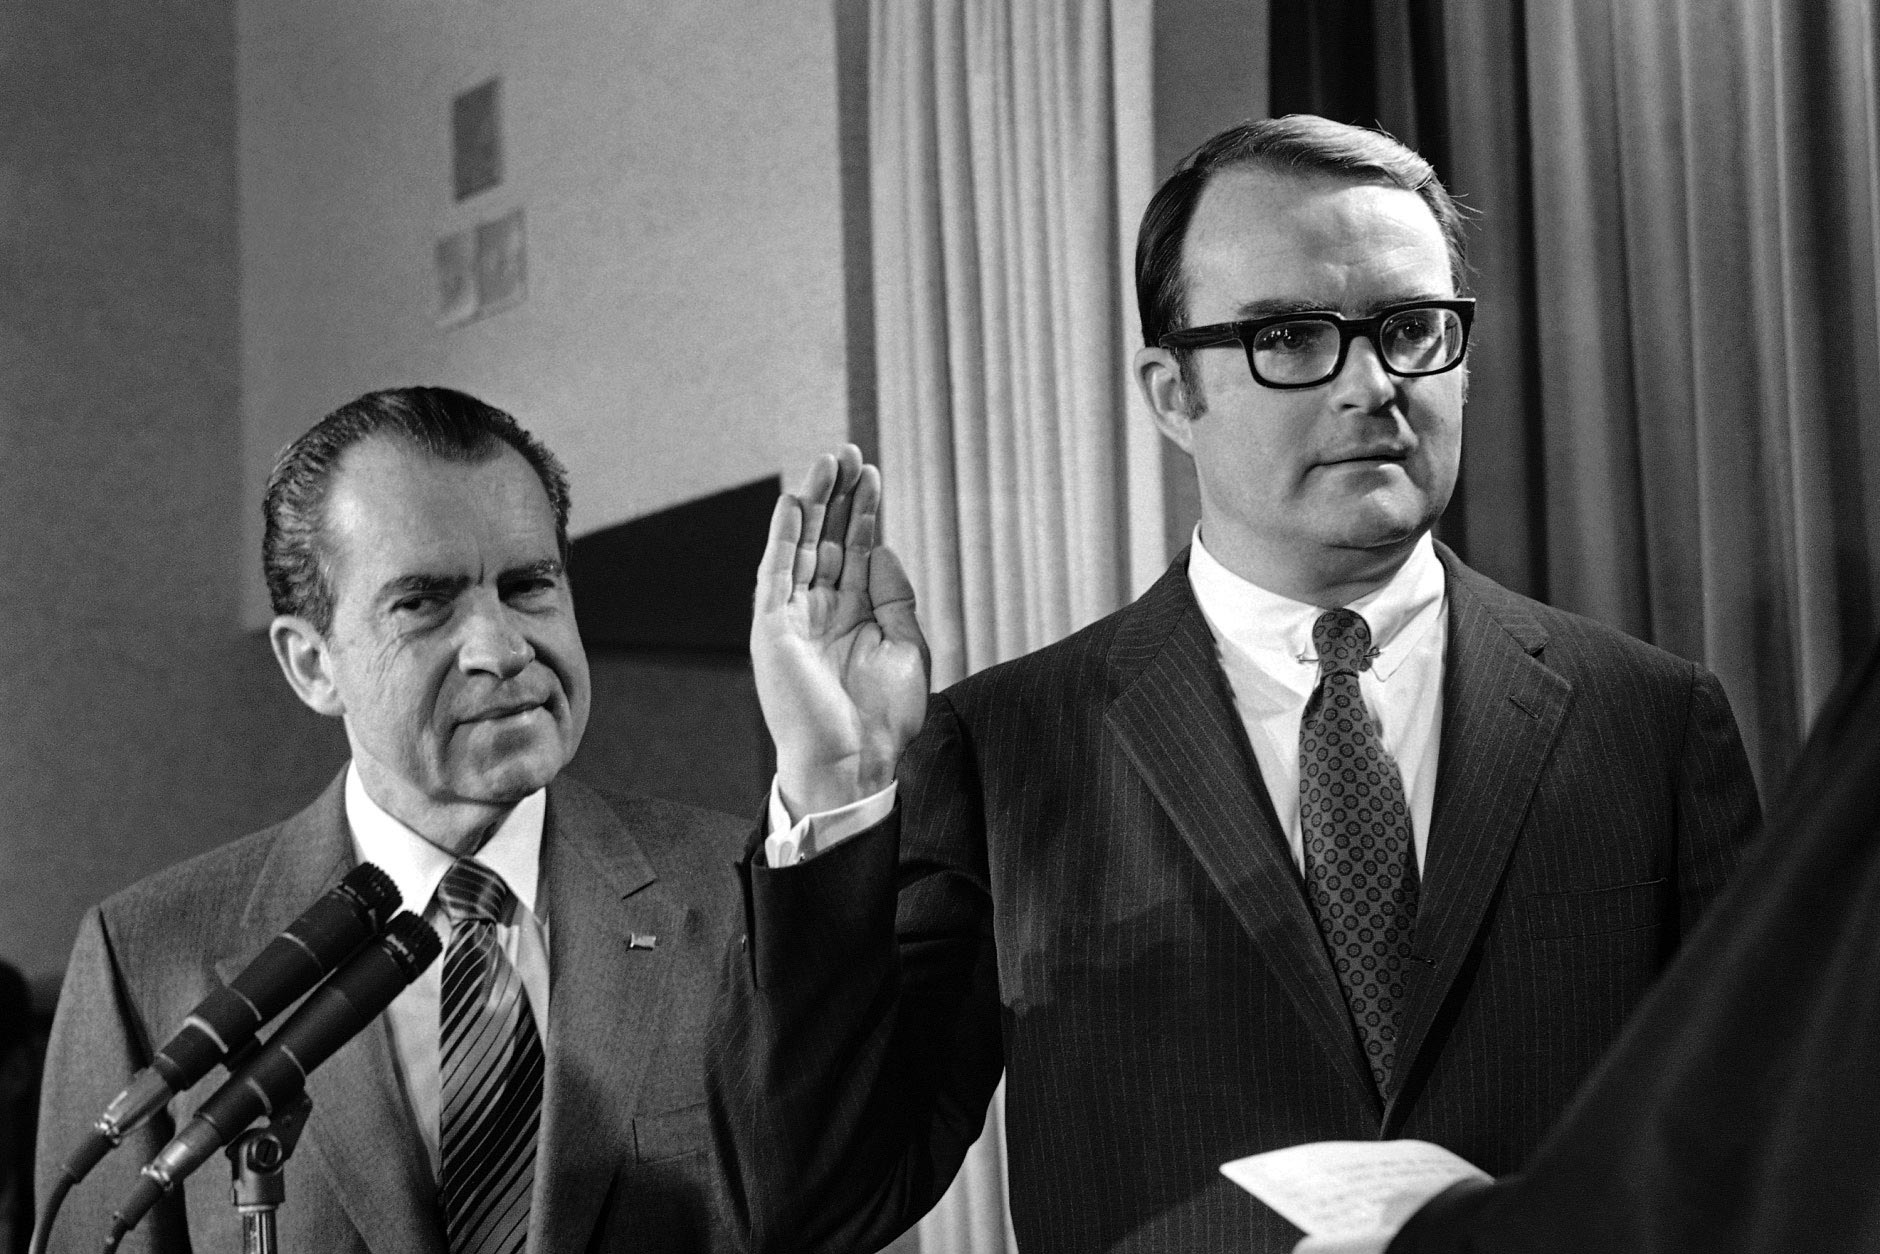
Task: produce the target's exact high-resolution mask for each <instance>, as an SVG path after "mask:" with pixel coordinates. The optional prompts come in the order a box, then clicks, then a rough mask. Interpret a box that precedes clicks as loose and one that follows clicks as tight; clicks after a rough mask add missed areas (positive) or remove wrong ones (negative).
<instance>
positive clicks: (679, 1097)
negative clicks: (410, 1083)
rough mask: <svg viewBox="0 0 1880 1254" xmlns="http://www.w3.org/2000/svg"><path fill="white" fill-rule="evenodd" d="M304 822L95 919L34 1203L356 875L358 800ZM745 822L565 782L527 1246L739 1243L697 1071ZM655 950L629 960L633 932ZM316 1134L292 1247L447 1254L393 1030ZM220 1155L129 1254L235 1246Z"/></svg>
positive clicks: (350, 1070)
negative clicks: (113, 1112)
mask: <svg viewBox="0 0 1880 1254" xmlns="http://www.w3.org/2000/svg"><path fill="white" fill-rule="evenodd" d="M344 778H345V776H344V773H342V774H341V775H340V777H339V778H338V779H335V781H334V782H333V784H332V786H331V787H329V788H328V789H327V790H326V791H325V793H324V794H322V795H321V797H320V798H319V800H317V801H316V802H314V804H313V805H312V806H310V807H308V808H307V809H306V810H303V811H301V812H300V813H299V814H297V815H295V816H294V817H292V818H290V819H288V820H286V821H285V822H283V823H279V824H277V825H275V826H274V827H271V828H268V829H266V830H264V831H261V832H257V833H255V834H254V835H252V836H248V837H245V838H244V839H242V840H238V841H236V842H234V843H232V844H229V845H225V846H223V847H222V848H220V849H216V850H213V851H211V852H209V853H207V854H204V855H203V856H201V857H199V858H195V859H192V860H191V861H189V862H185V863H182V864H181V865H179V866H175V867H171V868H170V869H169V870H167V871H163V872H160V873H159V874H157V875H154V876H152V877H151V878H149V879H147V880H144V881H142V882H140V883H138V884H136V885H133V886H132V887H130V888H128V889H126V890H125V891H123V892H121V893H119V894H117V895H116V896H114V897H112V898H110V899H109V900H107V901H106V902H104V903H103V904H102V905H101V906H99V907H97V908H96V909H94V910H92V911H91V913H90V914H88V915H87V916H86V918H85V921H84V923H83V924H82V925H81V927H80V930H79V938H78V943H77V945H76V947H75V948H74V950H73V953H72V959H71V963H70V965H69V967H68V969H67V972H66V978H65V986H64V989H63V990H62V991H61V994H60V998H59V1010H58V1015H57V1017H56V1019H55V1021H54V1023H53V1031H52V1041H51V1046H50V1048H49V1050H48V1055H47V1060H46V1078H45V1083H44V1087H43V1090H42V1093H43V1098H42V1104H41V1111H40V1138H39V1140H40V1148H39V1171H38V1176H39V1190H40V1191H39V1195H40V1197H42V1198H44V1197H45V1196H46V1193H47V1190H48V1189H49V1187H50V1184H51V1181H52V1179H53V1178H54V1173H55V1172H56V1170H57V1165H58V1163H59V1161H60V1159H61V1157H62V1156H63V1155H64V1154H65V1152H66V1151H67V1150H68V1149H70V1147H71V1145H72V1143H74V1142H75V1140H76V1138H77V1136H78V1134H79V1133H80V1132H81V1131H83V1129H85V1128H86V1127H88V1126H89V1125H90V1123H91V1121H92V1120H93V1119H95V1118H96V1117H97V1115H98V1112H99V1111H100V1110H102V1109H103V1108H104V1104H105V1103H106V1102H107V1101H109V1100H110V1098H111V1095H112V1094H113V1093H115V1092H116V1091H117V1090H118V1089H119V1088H120V1087H122V1085H123V1084H124V1082H125V1080H126V1079H128V1078H129V1076H130V1075H131V1073H132V1072H133V1071H134V1070H136V1069H137V1068H138V1067H140V1066H142V1065H143V1064H144V1063H146V1062H148V1061H149V1058H150V1055H151V1052H152V1051H153V1050H154V1049H156V1048H157V1047H158V1045H160V1044H161V1042H162V1040H165V1039H167V1038H168V1035H169V1034H170V1033H171V1032H173V1031H174V1030H175V1029H176V1028H177V1027H178V1026H179V1025H180V1023H181V1021H182V1018H183V1016H184V1015H185V1014H187V1013H188V1012H189V1011H190V1009H191V1008H192V1007H193V1006H194V1005H195V1004H196V1003H197V1002H198V1001H199V1000H200V999H201V998H202V997H203V996H204V995H205V994H207V993H208V992H209V990H210V989H211V988H212V987H214V986H215V984H216V982H217V981H218V980H227V979H232V978H233V977H234V975H235V973H236V972H237V971H239V970H240V969H241V967H242V966H243V965H244V964H245V963H246V962H247V960H248V959H249V958H250V957H252V956H253V955H254V953H255V952H256V951H257V950H258V949H260V947H261V946H262V945H264V944H265V943H267V941H268V940H269V939H271V938H272V937H273V936H274V935H275V933H277V932H278V931H280V929H282V928H283V927H285V926H287V925H288V924H289V923H291V922H292V921H293V919H294V918H295V916H296V915H298V914H299V913H300V911H302V910H303V909H305V908H306V906H307V905H308V904H310V903H311V902H312V901H313V899H314V898H315V897H317V896H318V895H319V894H320V893H321V892H322V891H323V890H324V889H326V888H327V887H329V886H330V885H331V884H332V883H333V882H334V881H335V880H336V879H337V878H338V877H339V876H341V875H343V874H344V873H345V872H346V871H347V870H349V869H350V868H351V867H352V865H353V852H352V841H351V839H350V838H349V837H348V835H347V832H346V823H345V817H344V802H343V797H342V793H343V790H342V787H341V785H342V782H343V780H344ZM744 836H745V827H744V824H742V823H740V822H737V821H736V820H733V819H729V818H726V817H724V816H722V815H716V814H711V813H709V812H707V811H704V810H696V809H693V808H691V807H689V806H681V805H675V804H671V803H668V802H663V801H654V800H650V799H646V798H626V797H617V796H612V795H604V794H601V793H597V792H595V791H594V790H592V789H589V788H587V787H584V786H583V785H581V784H579V783H577V782H575V781H573V780H569V779H565V778H564V779H559V780H556V781H555V782H554V783H553V784H551V785H550V786H549V790H548V817H547V822H546V825H545V827H544V829H543V836H542V879H543V883H544V885H545V886H546V897H547V902H548V908H549V910H550V912H551V915H552V920H551V925H550V926H551V932H550V954H549V964H550V994H549V1020H548V1034H547V1040H546V1042H545V1045H546V1054H547V1076H546V1083H545V1091H544V1094H543V1111H542V1132H541V1141H540V1145H539V1148H538V1158H537V1163H536V1179H535V1204H534V1210H533V1212H532V1215H531V1223H530V1233H529V1249H530V1250H531V1251H540V1252H541V1254H549V1252H550V1251H553V1252H554V1254H563V1252H564V1251H573V1250H595V1251H602V1250H604V1251H645V1252H648V1254H651V1252H654V1251H657V1252H659V1254H679V1252H685V1254H692V1252H698V1254H703V1252H706V1251H719V1250H728V1249H732V1248H735V1247H736V1245H737V1240H736V1238H735V1236H734V1233H733V1230H732V1229H731V1227H730V1226H729V1225H728V1224H726V1223H725V1222H724V1217H725V1215H726V1208H725V1205H724V1200H723V1197H724V1190H723V1184H722V1179H721V1177H720V1175H719V1173H718V1169H717V1161H716V1156H715V1155H714V1154H713V1153H712V1152H711V1144H710V1137H709V1135H708V1132H707V1121H706V1114H705V1108H704V1091H703V1079H702V1075H701V1068H700V1065H699V1057H700V1052H701V1036H702V1032H703V1028H704V1025H705V1021H706V1017H707V1013H708V1010H709V1007H710V1005H711V1001H712V991H713V988H714V986H715V984H716V980H717V975H718V969H719V965H720V956H721V955H722V953H723V952H724V948H725V946H726V944H727V943H729V940H730V937H731V936H732V935H733V934H734V931H733V927H732V925H733V923H734V922H735V919H736V911H735V908H734V907H735V902H736V900H737V884H736V881H735V879H734V878H733V877H732V876H731V874H730V873H729V870H728V864H729V861H730V859H731V858H733V857H734V856H735V854H736V852H737V849H738V847H739V845H740V844H741V842H742V841H743V839H744ZM635 932H638V933H643V934H651V935H653V936H655V937H657V938H658V939H657V942H656V945H655V947H654V948H652V949H646V948H638V947H634V946H633V945H631V944H630V941H631V938H632V935H633V933H635ZM224 1078H225V1077H224V1074H223V1072H222V1071H221V1070H220V1069H219V1068H218V1069H217V1070H216V1071H214V1072H211V1073H210V1075H209V1077H208V1078H206V1079H205V1080H204V1081H203V1082H202V1083H200V1084H198V1085H196V1086H195V1088H194V1089H193V1090H192V1091H191V1092H189V1093H188V1094H185V1095H184V1096H183V1097H180V1098H178V1099H176V1100H174V1101H172V1102H171V1103H170V1106H169V1109H168V1110H167V1111H166V1112H165V1113H164V1114H162V1115H159V1117H158V1118H157V1119H156V1120H154V1121H153V1123H152V1125H151V1126H150V1127H149V1128H147V1129H146V1130H145V1131H143V1132H141V1133H138V1134H136V1135H134V1136H133V1137H131V1138H129V1139H127V1141H126V1143H125V1144H124V1145H123V1146H121V1147H120V1148H119V1149H118V1150H117V1151H116V1152H115V1153H114V1154H113V1155H112V1156H111V1157H110V1158H108V1159H107V1160H105V1162H104V1163H103V1164H102V1165H100V1167H99V1168H98V1169H97V1170H96V1171H95V1172H93V1173H92V1176H91V1177H90V1178H89V1179H88V1180H87V1181H86V1182H85V1183H84V1184H83V1185H81V1186H80V1187H79V1188H78V1189H76V1190H74V1191H73V1193H72V1195H71V1197H70V1198H69V1199H68V1200H67V1203H66V1206H65V1209H64V1211H63V1212H62V1214H61V1217H60V1219H59V1224H58V1229H57V1235H56V1239H55V1242H54V1246H53V1248H54V1249H56V1250H92V1249H96V1248H98V1245H99V1244H100V1243H101V1242H102V1241H103V1240H104V1236H105V1233H106V1232H107V1230H108V1226H109V1220H110V1215H111V1212H112V1210H113V1209H114V1208H115V1207H116V1206H117V1204H118V1203H119V1202H120V1201H121V1200H122V1199H123V1197H124V1195H125V1194H126V1193H127V1192H128V1191H129V1188H130V1184H131V1182H132V1180H133V1179H134V1178H135V1174H136V1171H137V1169H138V1167H140V1166H141V1165H142V1164H143V1163H145V1162H147V1161H148V1160H149V1159H150V1158H151V1156H152V1155H153V1154H155V1153H156V1151H157V1150H158V1149H159V1148H160V1147H161V1145H162V1143H163V1142H164V1141H165V1140H167V1139H168V1138H169V1137H170V1136H171V1135H173V1133H174V1131H175V1128H176V1126H177V1125H178V1124H179V1123H180V1121H181V1120H182V1119H183V1118H185V1117H187V1116H188V1115H189V1114H190V1113H191V1112H193V1111H194V1110H195V1109H196V1107H197V1106H199V1105H201V1104H202V1102H203V1100H204V1099H205V1098H206V1097H207V1096H208V1095H209V1094H210V1093H211V1092H213V1091H214V1089H215V1087H216V1086H218V1085H219V1084H220V1083H221V1081H222V1080H223V1079H224ZM307 1090H308V1093H309V1094H310V1095H311V1096H312V1098H313V1117H312V1119H311V1120H310V1121H309V1122H308V1125H307V1131H306V1135H305V1136H304V1137H303V1138H302V1140H301V1142H300V1147H299V1149H298V1151H297V1152H296V1154H295V1155H294V1158H293V1160H292V1161H291V1162H290V1163H289V1164H288V1168H287V1177H286V1183H287V1200H286V1202H285V1204H283V1206H282V1207H281V1210H280V1215H279V1227H280V1248H282V1249H283V1250H288V1251H308V1252H311V1251H320V1252H321V1254H334V1252H345V1254H367V1252H368V1251H369V1252H370V1254H444V1251H445V1247H444V1235H443V1233H444V1229H443V1221H442V1216H441V1214H440V1212H439V1210H438V1205H437V1200H436V1199H437V1186H436V1184H435V1182H434V1180H433V1177H432V1172H431V1166H430V1163H429V1161H428V1159H427V1157H426V1155H425V1152H424V1148H423V1142H422V1141H421V1140H420V1138H419V1135H418V1130H417V1128H416V1127H415V1126H414V1125H413V1123H412V1115H411V1110H410V1105H409V1103H408V1102H407V1101H406V1099H405V1095H404V1089H403V1085H402V1081H401V1080H400V1077H399V1074H398V1071H397V1069H396V1067H395V1065H394V1063H393V1058H392V1041H391V1035H390V1032H389V1030H388V1029H387V1028H386V1026H385V1022H384V1020H383V1019H381V1020H380V1021H379V1022H377V1023H375V1024H373V1025H372V1026H371V1027H369V1028H367V1029H366V1031H365V1032H363V1033H361V1034H360V1035H359V1036H357V1037H355V1038H354V1039H353V1040H352V1041H351V1042H350V1043H349V1044H347V1045H346V1046H345V1047H343V1048H342V1049H341V1050H340V1051H339V1052H338V1053H336V1054H334V1056H333V1057H332V1058H331V1059H330V1060H329V1061H328V1062H327V1063H326V1064H325V1065H324V1066H322V1067H321V1068H320V1069H319V1070H317V1071H315V1072H314V1074H313V1076H312V1078H311V1080H310V1081H309V1083H308V1086H307ZM228 1176H229V1171H228V1165H227V1164H226V1163H225V1162H223V1161H222V1160H221V1159H220V1158H219V1157H218V1158H216V1159H215V1160H213V1161H211V1162H209V1163H207V1164H205V1165H204V1166H203V1168H202V1170H201V1171H200V1172H198V1173H197V1175H196V1176H195V1177H194V1178H193V1179H191V1180H190V1181H188V1182H186V1183H185V1184H184V1185H183V1186H182V1188H181V1189H180V1190H179V1192H180V1193H181V1194H182V1196H181V1197H180V1198H179V1197H176V1196H174V1195H172V1197H171V1198H169V1199H166V1200H165V1202H163V1203H162V1204H160V1205H159V1206H158V1207H157V1209H156V1210H155V1211H153V1212H152V1213H151V1214H150V1215H148V1216H147V1217H146V1218H145V1219H144V1222H143V1224H142V1226H141V1227H140V1228H139V1229H138V1230H137V1231H136V1232H134V1233H132V1234H131V1236H130V1237H129V1238H127V1239H126V1241H125V1243H124V1245H123V1246H122V1247H121V1248H122V1249H124V1250H127V1251H129V1250H153V1251H166V1252H174V1251H185V1250H194V1251H195V1254H209V1252H211V1251H229V1252H231V1254H233V1251H237V1250H240V1249H241V1248H242V1235H241V1226H240V1222H239V1220H238V1219H237V1218H236V1215H235V1210H234V1208H233V1207H232V1206H231V1205H230V1204H229V1183H228Z"/></svg>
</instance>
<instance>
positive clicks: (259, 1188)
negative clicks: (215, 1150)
mask: <svg viewBox="0 0 1880 1254" xmlns="http://www.w3.org/2000/svg"><path fill="white" fill-rule="evenodd" d="M312 1113H313V1102H312V1101H311V1100H310V1099H309V1098H308V1097H307V1094H306V1092H305V1091H304V1090H303V1091H302V1092H301V1094H300V1096H298V1097H296V1098H294V1100H293V1101H291V1102H288V1103H286V1104H284V1105H282V1106H280V1107H279V1108H278V1109H277V1110H276V1111H275V1113H274V1114H272V1115H271V1116H270V1117H269V1119H268V1126H267V1127H265V1128H250V1129H249V1130H248V1131H246V1132H244V1133H242V1134H241V1135H240V1136H238V1137H236V1138H235V1140H234V1142H233V1143H231V1144H230V1145H229V1147H228V1149H227V1150H226V1151H225V1152H226V1153H227V1154H228V1161H229V1171H230V1174H231V1175H232V1176H233V1177H234V1197H233V1201H234V1203H235V1211H236V1213H237V1214H239V1215H240V1216H241V1220H242V1254H279V1252H280V1246H279V1245H278V1244H276V1241H275V1235H274V1212H275V1211H277V1210H279V1209H280V1206H281V1203H282V1202H284V1201H286V1200H287V1180H286V1177H285V1172H286V1168H287V1160H288V1159H289V1158H291V1157H293V1154H294V1147H295V1146H296V1145H298V1144H299V1143H300V1134H301V1132H303V1131H304V1130H305V1129H306V1127H307V1116H308V1115H310V1114H312Z"/></svg>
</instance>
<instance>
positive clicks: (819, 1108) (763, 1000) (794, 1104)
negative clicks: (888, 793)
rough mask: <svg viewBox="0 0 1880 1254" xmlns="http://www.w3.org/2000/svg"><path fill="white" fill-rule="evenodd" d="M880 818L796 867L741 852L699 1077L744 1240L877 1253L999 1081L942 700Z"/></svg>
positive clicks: (975, 812) (923, 1201) (955, 756)
mask: <svg viewBox="0 0 1880 1254" xmlns="http://www.w3.org/2000/svg"><path fill="white" fill-rule="evenodd" d="M900 780H901V784H900V805H899V806H898V807H897V809H896V810H895V812H894V813H893V814H892V815H890V817H889V818H888V819H887V821H885V822H883V823H881V824H879V825H878V826H877V827H875V828H873V829H871V830H869V831H867V832H864V833H862V834H860V835H858V836H856V837H854V838H853V839H851V840H849V841H846V842H844V843H843V844H842V845H840V846H838V847H836V848H834V849H832V850H829V851H828V852H826V853H823V854H821V855H819V856H818V857H816V858H815V859H813V860H810V861H807V862H805V863H802V864H800V865H798V866H795V867H790V868H786V869H783V870H772V869H770V868H769V867H767V866H765V865H761V858H759V859H757V860H756V861H757V863H758V864H756V865H754V864H753V860H752V859H750V858H747V859H746V860H745V861H744V862H743V863H742V864H741V867H740V873H741V874H742V875H743V877H744V880H745V886H746V893H745V901H746V923H747V934H746V937H745V939H744V941H743V943H741V944H740V945H737V946H734V948H733V949H732V951H731V953H730V956H729V959H728V970H727V972H726V979H725V981H724V985H723V987H722V989H721V991H720V995H719V1003H718V1008H717V1016H718V1023H717V1026H716V1030H715V1031H714V1032H713V1033H712V1039H713V1041H714V1049H713V1053H712V1057H711V1058H710V1060H709V1062H708V1068H707V1076H708V1080H707V1083H708V1086H709V1089H710V1093H711V1101H712V1116H713V1126H714V1133H715V1135H716V1136H717V1139H718V1141H719V1145H720V1149H721V1152H722V1153H723V1156H724V1159H725V1162H726V1163H727V1164H728V1167H729V1171H730V1174H731V1176H732V1181H731V1185H732V1194H733V1199H734V1205H735V1206H736V1208H737V1209H738V1211H739V1219H740V1221H741V1222H742V1223H743V1225H744V1226H745V1228H746V1229H747V1231H748V1233H749V1237H750V1240H751V1244H752V1246H753V1248H754V1249H755V1250H757V1251H761V1252H762V1254H771V1252H773V1251H778V1252H781V1251H794V1250H828V1249H857V1250H862V1249H876V1248H878V1247H879V1246H881V1245H884V1244H886V1243H887V1242H888V1241H890V1240H892V1239H893V1238H894V1237H895V1236H896V1235H898V1234H899V1233H900V1232H902V1231H904V1230H905V1229H906V1228H908V1227H909V1226H911V1225H912V1224H913V1223H914V1222H915V1221H916V1220H917V1219H919V1218H920V1216H921V1215H923V1214H924V1213H926V1211H927V1210H928V1209H929V1208H930V1207H931V1206H932V1205H933V1203H934V1202H935V1201H937V1200H938V1199H939V1197H940V1195H941V1194H942V1193H943V1192H944V1191H945V1189H946V1186H947V1185H948V1183H949V1182H950V1181H951V1180H952V1178H953V1175H954V1173H955V1172H956V1171H957V1170H958V1168H959V1164H960V1161H961V1160H962V1159H963V1158H964V1156H965V1153H966V1151H967V1149H968V1148H969V1147H970V1146H971V1144H972V1142H973V1140H974V1139H975V1138H976V1137H977V1136H978V1134H979V1130H980V1127H981V1126H982V1124H983V1122H984V1119H985V1111H986V1103H987V1101H988V1100H989V1099H990V1097H991V1095H992V1091H993V1089H994V1087H995V1086H996V1085H997V1083H998V1078H999V1073H1000V1070H1001V1066H1002V1062H1001V1053H1000V1040H999V1032H1000V1027H999V995H998V979H997V970H996V962H995V959H994V952H993V942H992V918H991V898H990V894H989V891H988V885H987V875H986V858H985V834H984V830H983V823H982V822H981V821H980V817H979V816H980V811H979V805H978V801H977V795H976V790H975V787H974V771H973V770H972V766H971V761H970V748H969V745H968V744H967V741H966V738H965V736H964V735H963V733H962V731H961V728H960V726H959V722H958V719H957V718H956V716H955V715H954V713H953V711H952V708H951V706H950V705H949V704H948V702H947V701H946V699H945V698H944V697H936V698H935V699H934V701H933V704H932V706H931V707H930V710H929V713H928V718H927V723H926V726H925V728H924V729H923V731H922V732H921V735H920V736H919V737H918V738H917V739H916V741H915V742H914V744H913V745H911V746H910V747H909V749H908V751H907V753H906V754H905V755H904V756H903V758H902V762H901V769H900Z"/></svg>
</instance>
